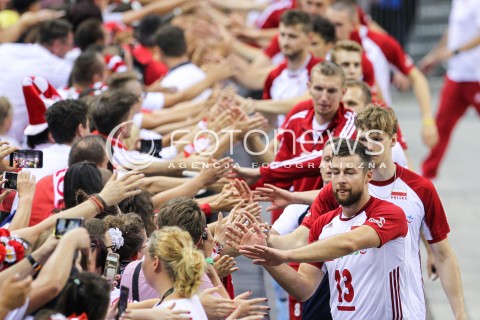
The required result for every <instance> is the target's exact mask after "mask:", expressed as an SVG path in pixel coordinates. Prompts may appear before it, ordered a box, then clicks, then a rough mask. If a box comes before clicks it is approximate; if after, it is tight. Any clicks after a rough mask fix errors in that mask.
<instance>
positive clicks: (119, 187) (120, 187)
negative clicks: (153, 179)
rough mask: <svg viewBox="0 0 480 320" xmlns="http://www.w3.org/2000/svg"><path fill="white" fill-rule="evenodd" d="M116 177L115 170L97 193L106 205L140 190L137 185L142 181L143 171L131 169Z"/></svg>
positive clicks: (131, 195) (133, 194) (117, 201)
mask: <svg viewBox="0 0 480 320" xmlns="http://www.w3.org/2000/svg"><path fill="white" fill-rule="evenodd" d="M117 177H118V173H117V172H115V173H114V174H113V175H112V176H111V178H110V179H109V180H108V181H107V183H106V184H105V186H104V187H103V190H102V191H101V192H100V194H99V196H100V197H101V198H102V199H103V200H104V201H105V203H106V205H107V206H112V205H115V204H117V203H119V202H120V201H122V200H125V199H127V198H130V197H133V196H136V195H138V194H140V193H141V192H142V190H141V189H140V188H139V187H140V186H141V185H142V184H143V182H144V179H143V178H144V177H145V175H144V174H143V173H138V172H136V171H131V172H128V173H127V174H125V175H124V176H122V177H121V178H117Z"/></svg>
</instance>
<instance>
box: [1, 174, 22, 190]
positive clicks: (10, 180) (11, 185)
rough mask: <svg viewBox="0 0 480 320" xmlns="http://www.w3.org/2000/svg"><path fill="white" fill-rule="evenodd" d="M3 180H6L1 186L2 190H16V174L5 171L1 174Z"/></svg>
mask: <svg viewBox="0 0 480 320" xmlns="http://www.w3.org/2000/svg"><path fill="white" fill-rule="evenodd" d="M3 178H4V179H6V180H7V181H6V182H5V183H4V184H3V188H5V189H12V190H17V178H18V173H16V172H7V171H5V173H4V174H3Z"/></svg>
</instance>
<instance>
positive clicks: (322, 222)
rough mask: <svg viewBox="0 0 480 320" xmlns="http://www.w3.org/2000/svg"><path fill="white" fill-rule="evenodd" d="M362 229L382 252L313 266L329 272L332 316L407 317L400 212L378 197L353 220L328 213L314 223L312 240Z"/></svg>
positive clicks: (405, 234) (339, 319) (403, 222)
mask: <svg viewBox="0 0 480 320" xmlns="http://www.w3.org/2000/svg"><path fill="white" fill-rule="evenodd" d="M360 226H369V227H371V228H373V229H374V230H375V231H376V232H377V234H378V236H379V238H380V241H381V245H380V247H378V248H368V249H362V250H360V251H357V252H354V253H351V254H349V255H347V256H343V257H340V258H337V259H334V260H330V261H325V262H323V263H311V264H312V265H314V266H316V267H318V268H322V270H324V271H328V277H329V278H328V280H329V284H330V310H331V313H332V318H333V319H335V320H343V319H382V320H384V319H395V320H397V319H404V318H405V319H409V315H410V313H411V310H415V309H412V307H411V306H410V305H409V304H408V300H407V296H408V289H409V288H408V282H407V281H406V274H407V271H406V264H407V253H406V250H407V249H406V245H405V243H406V238H408V227H407V220H406V219H405V214H404V213H403V211H402V209H400V208H399V207H397V206H395V205H393V204H392V203H389V202H387V201H383V200H380V199H377V198H374V197H370V199H369V201H368V202H367V204H366V205H365V206H364V207H363V208H362V209H361V210H360V211H359V212H358V213H357V214H356V215H355V216H353V217H350V218H348V217H345V216H344V215H343V213H342V208H341V207H338V208H337V209H335V210H333V211H330V212H328V213H326V214H324V215H323V216H321V217H320V218H319V219H318V220H317V221H315V223H314V224H313V226H312V228H311V230H310V234H309V239H308V242H315V241H321V240H322V239H326V238H329V237H332V236H335V235H339V234H343V233H346V232H350V231H351V230H353V229H355V228H358V227H360Z"/></svg>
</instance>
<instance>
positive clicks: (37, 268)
mask: <svg viewBox="0 0 480 320" xmlns="http://www.w3.org/2000/svg"><path fill="white" fill-rule="evenodd" d="M27 260H28V262H30V264H31V265H32V269H33V271H35V272H38V271H40V269H42V265H41V264H40V263H38V262H37V260H35V258H34V257H33V256H32V255H31V254H28V255H27Z"/></svg>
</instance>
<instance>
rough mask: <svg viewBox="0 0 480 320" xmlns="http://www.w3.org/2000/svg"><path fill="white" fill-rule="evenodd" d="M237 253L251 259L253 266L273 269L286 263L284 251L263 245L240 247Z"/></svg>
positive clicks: (286, 258) (286, 257)
mask: <svg viewBox="0 0 480 320" xmlns="http://www.w3.org/2000/svg"><path fill="white" fill-rule="evenodd" d="M239 249H240V250H239V252H240V253H241V254H243V255H244V256H245V257H247V258H249V259H252V260H253V261H252V262H253V264H258V265H263V266H269V267H274V266H278V265H281V264H282V263H285V262H288V256H287V254H286V252H285V251H283V250H278V249H273V248H269V247H267V246H263V245H257V244H256V245H253V246H246V245H241V246H240V248H239Z"/></svg>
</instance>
